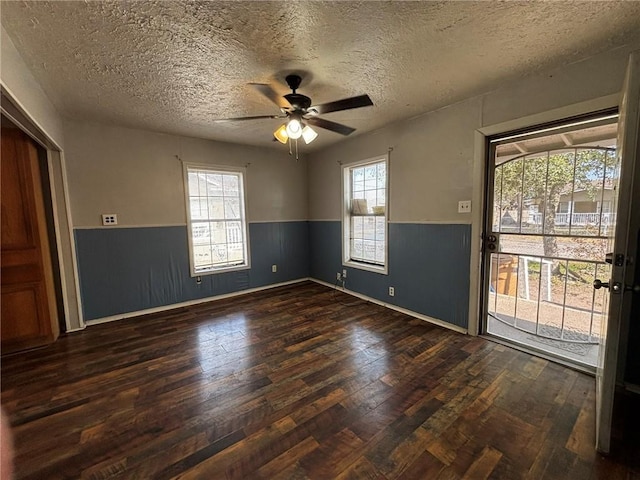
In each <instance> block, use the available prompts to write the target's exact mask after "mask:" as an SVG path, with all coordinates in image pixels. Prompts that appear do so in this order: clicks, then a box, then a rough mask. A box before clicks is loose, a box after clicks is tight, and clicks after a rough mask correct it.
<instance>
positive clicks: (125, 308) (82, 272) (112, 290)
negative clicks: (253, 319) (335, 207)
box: [75, 221, 309, 320]
mask: <svg viewBox="0 0 640 480" xmlns="http://www.w3.org/2000/svg"><path fill="white" fill-rule="evenodd" d="M75 240H76V248H77V255H78V270H79V277H80V293H81V296H82V308H83V314H84V319H85V320H94V319H99V318H104V317H110V316H112V315H119V314H125V313H129V312H136V311H140V310H145V309H149V308H154V307H161V306H167V305H172V304H176V303H181V302H185V301H189V300H196V299H199V298H207V297H212V296H215V295H223V294H226V293H232V292H237V291H241V290H246V289H249V288H256V287H263V286H267V285H272V284H276V283H280V282H286V281H290V280H296V279H300V278H306V277H308V276H309V230H308V222H306V221H300V222H268V223H250V224H249V242H250V255H251V268H250V269H248V270H240V271H236V272H228V273H219V274H215V275H203V276H202V283H201V284H199V285H198V284H197V283H196V279H195V278H192V277H191V276H190V274H189V248H188V239H187V227H186V226H168V227H135V228H113V229H109V228H95V229H76V230H75ZM273 264H276V265H277V266H278V271H277V272H276V273H272V272H271V266H272V265H273Z"/></svg>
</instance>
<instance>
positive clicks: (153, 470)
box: [0, 282, 638, 480]
mask: <svg viewBox="0 0 640 480" xmlns="http://www.w3.org/2000/svg"><path fill="white" fill-rule="evenodd" d="M347 305H349V306H347ZM0 368H1V374H2V383H1V389H2V391H1V400H2V404H3V408H4V409H5V410H6V412H7V414H8V416H9V419H10V422H11V424H12V428H13V434H14V436H15V444H16V454H15V463H16V479H17V480H23V479H42V478H47V479H66V478H95V479H100V478H112V479H130V478H145V479H146V478H150V479H153V478H155V479H168V478H183V479H188V478H203V479H211V478H220V479H234V478H243V479H244V478H265V479H266V478H269V479H288V480H291V479H312V480H315V479H321V480H324V479H328V478H339V479H349V478H354V479H356V478H357V479H359V478H372V479H382V480H388V479H392V478H400V479H405V480H412V479H416V480H422V479H425V478H434V479H435V478H439V479H458V478H506V479H512V478H530V479H536V480H537V479H540V478H589V476H590V477H591V478H593V479H598V478H608V477H607V475H609V476H610V477H611V478H634V477H633V476H634V475H636V476H637V474H638V465H637V463H638V461H637V457H638V455H637V452H635V453H630V452H629V451H627V450H625V442H622V443H621V444H620V446H619V447H618V449H619V451H617V453H616V454H615V455H612V456H611V457H606V458H605V457H602V456H600V455H597V454H596V453H595V451H594V449H593V439H594V438H595V437H594V435H595V432H594V415H595V413H594V412H595V405H594V381H593V378H592V377H589V376H587V375H584V374H582V373H578V372H575V371H573V370H570V369H567V368H564V367H562V366H559V365H555V364H552V363H550V362H548V361H547V360H542V359H539V358H535V357H532V356H530V355H528V354H525V353H521V352H517V351H515V350H512V349H510V348H508V347H505V346H503V345H497V344H494V343H492V342H490V341H487V340H486V339H483V338H478V337H470V336H466V335H461V334H458V333H455V332H452V331H449V330H445V329H442V328H440V327H436V326H434V325H430V324H427V323H424V322H422V321H419V320H416V319H414V318H411V317H408V316H406V315H404V314H401V313H399V312H395V311H392V310H387V309H385V308H383V307H381V306H378V305H373V304H370V303H367V302H364V301H360V300H358V301H355V300H353V299H352V298H351V297H348V296H346V295H344V294H342V293H340V292H336V291H333V290H332V289H329V288H326V287H323V286H321V285H317V284H314V283H311V282H306V283H301V284H297V285H293V286H286V287H278V288H274V289H271V290H268V291H263V292H257V293H252V294H249V295H245V296H241V297H234V298H231V299H225V300H220V301H215V302H208V303H203V304H199V305H194V306H190V307H181V308H178V309H175V310H171V311H167V312H160V313H154V314H151V315H145V316H142V317H139V318H135V319H128V320H123V321H119V322H114V323H111V324H103V325H97V326H93V327H89V328H87V329H86V330H85V331H83V332H78V333H75V334H72V335H67V336H63V337H61V338H60V339H59V340H58V341H57V342H56V343H55V344H53V345H51V346H49V347H47V348H43V349H40V350H38V351H30V352H23V353H20V354H17V355H12V356H7V357H4V358H3V361H2V364H1V366H0ZM630 410H631V411H634V412H635V409H630ZM627 438H628V437H627ZM629 445H632V446H634V445H637V442H635V443H630V444H629ZM633 448H636V447H633ZM576 475H579V477H576Z"/></svg>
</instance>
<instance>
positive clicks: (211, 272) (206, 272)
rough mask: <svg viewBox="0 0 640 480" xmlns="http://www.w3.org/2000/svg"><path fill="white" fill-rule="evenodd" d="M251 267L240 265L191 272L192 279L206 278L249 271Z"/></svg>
mask: <svg viewBox="0 0 640 480" xmlns="http://www.w3.org/2000/svg"><path fill="white" fill-rule="evenodd" d="M250 268H251V266H250V265H238V266H234V267H229V268H216V269H215V270H202V271H191V278H195V277H204V276H206V275H216V274H218V273H228V272H237V271H239V270H249V269H250Z"/></svg>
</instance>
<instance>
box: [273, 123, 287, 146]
mask: <svg viewBox="0 0 640 480" xmlns="http://www.w3.org/2000/svg"><path fill="white" fill-rule="evenodd" d="M273 136H274V137H275V138H276V140H278V141H279V142H280V143H283V144H286V143H287V142H288V141H289V135H287V124H286V123H283V124H282V125H280V127H278V129H277V130H276V131H275V132H273Z"/></svg>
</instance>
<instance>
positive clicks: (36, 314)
mask: <svg viewBox="0 0 640 480" xmlns="http://www.w3.org/2000/svg"><path fill="white" fill-rule="evenodd" d="M1 141H2V152H1V154H2V157H1V158H2V172H1V175H2V177H1V181H2V185H1V186H2V190H1V191H0V192H1V195H0V197H1V205H2V232H1V235H0V238H1V241H2V252H1V268H2V271H1V273H0V274H1V279H2V280H1V282H2V291H1V299H0V300H1V303H2V309H1V313H2V319H1V320H2V321H1V325H2V326H1V329H0V334H1V340H2V353H3V354H4V353H10V352H13V351H17V350H21V349H25V348H31V347H36V346H40V345H45V344H47V343H51V342H53V341H54V340H55V339H56V338H57V336H58V322H57V313H56V303H55V290H54V283H53V271H52V266H51V257H50V250H49V242H48V237H47V227H46V218H45V210H44V201H43V198H42V187H41V179H40V169H39V163H38V152H37V149H36V146H35V145H34V144H33V142H32V141H31V140H30V139H29V138H28V137H27V135H25V134H24V133H23V132H21V131H20V130H18V129H15V128H3V129H2V140H1Z"/></svg>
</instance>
